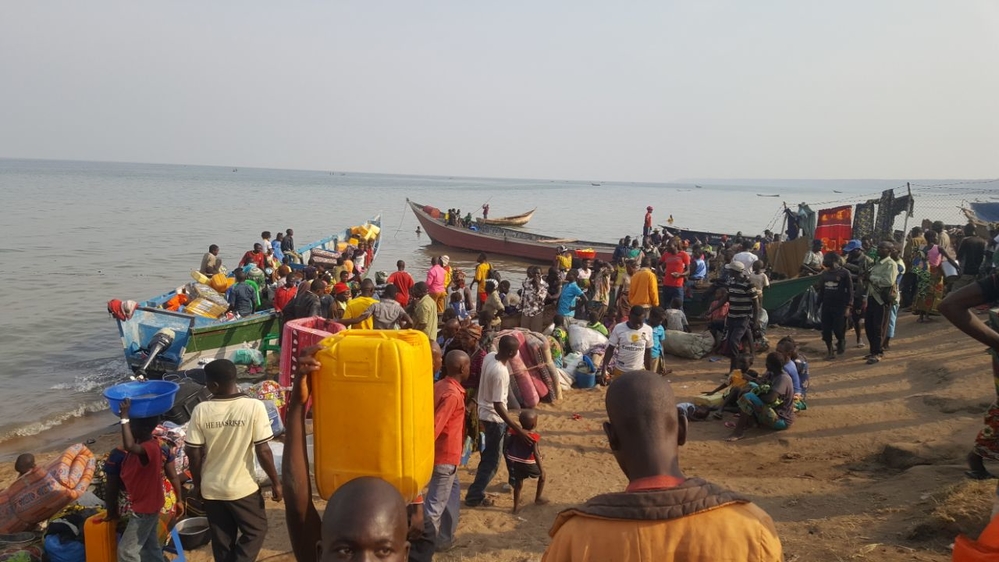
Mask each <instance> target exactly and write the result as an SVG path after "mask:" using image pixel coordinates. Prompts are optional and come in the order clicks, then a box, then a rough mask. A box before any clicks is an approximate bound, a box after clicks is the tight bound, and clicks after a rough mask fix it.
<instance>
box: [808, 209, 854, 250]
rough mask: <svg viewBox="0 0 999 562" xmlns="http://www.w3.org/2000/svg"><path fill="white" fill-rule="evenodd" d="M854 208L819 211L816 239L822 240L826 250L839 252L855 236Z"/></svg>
mask: <svg viewBox="0 0 999 562" xmlns="http://www.w3.org/2000/svg"><path fill="white" fill-rule="evenodd" d="M852 224H853V207H852V206H850V205H846V206H843V207H835V208H833V209H823V210H821V211H819V218H818V222H817V223H816V227H815V239H816V240H822V244H823V246H825V248H826V250H827V251H829V250H832V251H836V252H839V251H841V250H842V249H843V246H846V244H847V242H849V241H850V239H851V237H852V236H853V228H852V227H851V225H852Z"/></svg>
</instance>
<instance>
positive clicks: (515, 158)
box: [0, 0, 999, 181]
mask: <svg viewBox="0 0 999 562" xmlns="http://www.w3.org/2000/svg"><path fill="white" fill-rule="evenodd" d="M996 30H999V2H995V1H993V0H961V1H945V0H941V1H937V2H931V1H923V0H898V1H893V2H892V1H876V0H864V1H845V0H839V1H836V2H810V1H801V0H788V1H766V0H759V1H745V0H739V1H731V2H717V1H705V0H689V1H686V2H676V1H667V0H658V1H651V2H583V1H580V0H575V1H565V2H557V1H541V2H538V1H531V2H527V1H518V0H512V1H503V2H468V1H454V2H445V1H441V2H433V1H426V2H402V1H400V2H379V1H366V2H256V1H250V0H242V1H232V2H221V1H212V2H200V1H199V2H187V1H170V2H134V1H128V2H112V1H107V2H105V1H100V2H80V1H76V0H74V1H58V0H53V1H44V2H29V1H11V2H3V3H2V4H0V157H15V158H54V159H81V160H114V161H134V162H167V163H190V164H219V165H228V166H233V165H234V166H260V167H281V168H304V169H320V170H352V171H367V172H387V173H414V174H446V175H479V176H500V177H537V178H577V179H608V180H610V179H621V180H644V181H667V180H670V179H674V178H683V177H701V178H704V177H714V178H725V177H729V178H731V177H744V178H745V177H765V178H886V177H891V178H915V177H922V178H953V177H961V178H968V177H995V176H999V158H997V157H999V33H996ZM0 165H2V163H0Z"/></svg>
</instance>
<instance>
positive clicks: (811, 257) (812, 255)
mask: <svg viewBox="0 0 999 562" xmlns="http://www.w3.org/2000/svg"><path fill="white" fill-rule="evenodd" d="M823 257H824V256H823V255H822V252H808V253H807V254H805V261H804V262H802V265H807V266H808V267H810V268H812V269H819V268H821V267H822V258H823Z"/></svg>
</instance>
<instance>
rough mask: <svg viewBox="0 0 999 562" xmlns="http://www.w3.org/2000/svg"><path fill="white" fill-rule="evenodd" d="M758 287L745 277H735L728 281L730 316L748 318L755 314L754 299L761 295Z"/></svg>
mask: <svg viewBox="0 0 999 562" xmlns="http://www.w3.org/2000/svg"><path fill="white" fill-rule="evenodd" d="M759 294H760V293H759V291H757V290H756V287H754V286H753V284H752V283H750V282H749V280H748V279H746V278H744V277H733V278H732V279H731V280H730V281H729V282H728V304H729V308H728V317H729V318H748V317H750V316H752V315H753V301H754V300H755V299H756V297H757V296H758V295H759Z"/></svg>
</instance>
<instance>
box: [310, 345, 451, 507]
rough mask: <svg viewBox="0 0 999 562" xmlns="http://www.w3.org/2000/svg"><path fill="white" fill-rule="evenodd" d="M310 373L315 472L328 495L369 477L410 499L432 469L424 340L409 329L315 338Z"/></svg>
mask: <svg viewBox="0 0 999 562" xmlns="http://www.w3.org/2000/svg"><path fill="white" fill-rule="evenodd" d="M319 345H320V347H321V348H322V349H321V350H320V351H319V352H318V353H317V354H316V358H317V359H318V360H319V362H320V363H321V364H322V368H321V369H320V370H319V371H318V372H317V373H315V374H314V375H313V377H312V386H313V389H312V408H313V431H314V433H315V435H314V438H315V475H316V485H317V486H318V488H319V493H320V494H321V495H322V497H323V498H324V499H328V498H329V497H330V496H332V495H333V492H335V491H336V490H337V488H339V487H340V486H343V485H344V484H346V483H347V482H349V481H351V480H353V479H354V478H359V477H361V476H376V477H378V478H381V479H383V480H385V481H387V482H389V483H390V484H392V485H393V486H395V487H396V489H398V490H399V493H401V494H402V496H403V497H404V498H406V500H407V501H412V500H413V499H415V498H416V497H417V496H418V495H419V494H420V492H421V490H422V489H423V487H424V486H426V485H427V484H428V483H429V482H430V476H431V474H432V472H433V468H434V374H433V361H432V359H431V355H430V340H429V339H427V336H426V334H424V333H423V332H419V331H416V330H347V331H344V332H340V333H338V334H336V335H334V336H331V337H328V338H326V339H324V340H323V341H322V342H320V343H319Z"/></svg>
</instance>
